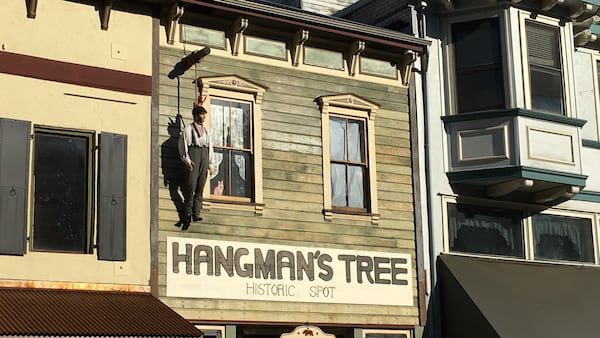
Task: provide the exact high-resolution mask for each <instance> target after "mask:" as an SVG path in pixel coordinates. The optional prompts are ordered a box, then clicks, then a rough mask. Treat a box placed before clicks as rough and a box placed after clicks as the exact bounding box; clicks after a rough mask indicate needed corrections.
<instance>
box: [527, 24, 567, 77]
mask: <svg viewBox="0 0 600 338" xmlns="http://www.w3.org/2000/svg"><path fill="white" fill-rule="evenodd" d="M526 29H527V50H528V55H529V63H530V64H534V65H540V66H547V67H551V68H555V69H560V49H559V47H560V44H559V43H560V40H559V35H558V33H559V32H558V28H557V27H552V26H548V25H544V24H539V23H534V22H530V21H528V22H527V23H526Z"/></svg>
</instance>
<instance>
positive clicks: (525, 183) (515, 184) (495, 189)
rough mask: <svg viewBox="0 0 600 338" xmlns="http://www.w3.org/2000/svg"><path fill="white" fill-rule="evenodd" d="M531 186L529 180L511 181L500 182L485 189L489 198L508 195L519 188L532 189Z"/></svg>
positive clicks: (531, 181) (531, 182)
mask: <svg viewBox="0 0 600 338" xmlns="http://www.w3.org/2000/svg"><path fill="white" fill-rule="evenodd" d="M533 184H534V182H533V180H529V179H516V180H512V181H506V182H501V183H498V184H494V185H492V186H489V187H488V188H487V189H486V194H487V195H488V196H489V197H498V196H504V195H508V194H510V193H511V192H514V191H516V190H517V189H520V188H531V187H533Z"/></svg>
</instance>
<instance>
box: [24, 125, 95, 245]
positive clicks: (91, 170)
mask: <svg viewBox="0 0 600 338" xmlns="http://www.w3.org/2000/svg"><path fill="white" fill-rule="evenodd" d="M32 129H33V130H32V135H33V142H31V144H32V147H31V154H32V155H31V156H32V157H31V183H30V185H31V191H32V193H31V195H30V196H31V197H30V202H29V203H30V206H31V207H30V213H31V216H30V217H31V224H30V225H29V226H30V238H31V241H30V243H29V251H31V252H56V253H68V254H92V253H93V245H94V235H95V234H94V220H95V216H96V215H95V210H94V204H95V202H96V196H95V195H96V189H95V182H96V180H97V175H96V154H95V153H94V149H95V148H96V144H97V143H96V136H97V135H96V133H95V132H94V131H88V130H71V129H61V128H56V127H48V126H39V125H34V126H33V128H32ZM37 133H44V134H52V135H58V136H75V137H81V138H85V139H87V141H88V144H87V149H86V156H87V159H86V166H87V168H86V172H87V173H86V175H87V179H86V189H87V192H86V196H87V197H86V199H87V201H86V203H85V214H86V216H85V226H84V230H85V234H84V238H85V248H84V250H83V251H82V252H76V251H68V250H51V249H40V248H35V238H36V234H35V212H36V201H35V199H36V192H35V187H36V176H35V170H36V134H37Z"/></svg>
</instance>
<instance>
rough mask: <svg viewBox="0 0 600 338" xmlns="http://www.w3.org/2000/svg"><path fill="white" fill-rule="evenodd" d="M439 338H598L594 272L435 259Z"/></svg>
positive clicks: (598, 274)
mask: <svg viewBox="0 0 600 338" xmlns="http://www.w3.org/2000/svg"><path fill="white" fill-rule="evenodd" d="M438 272H439V285H440V296H441V312H442V313H441V315H442V322H443V324H442V325H443V330H444V333H445V334H444V337H445V338H459V337H460V338H469V337H477V338H481V337H502V338H508V337H510V338H519V337H527V338H535V337H540V338H542V337H543V338H548V337H569V338H580V337H581V338H583V337H585V338H587V337H590V338H591V337H599V336H600V269H599V268H597V267H591V266H573V265H553V264H541V263H535V262H516V261H500V260H492V259H484V258H473V257H462V256H456V255H441V256H440V257H439V259H438Z"/></svg>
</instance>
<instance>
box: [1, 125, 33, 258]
mask: <svg viewBox="0 0 600 338" xmlns="http://www.w3.org/2000/svg"><path fill="white" fill-rule="evenodd" d="M30 130H31V123H30V122H28V121H18V120H9V119H0V254H7V255H24V254H25V243H26V240H27V231H26V228H25V224H26V220H27V213H26V210H25V207H26V205H27V178H28V174H29V170H28V168H29V143H30V139H31V137H30V135H31V132H30Z"/></svg>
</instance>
